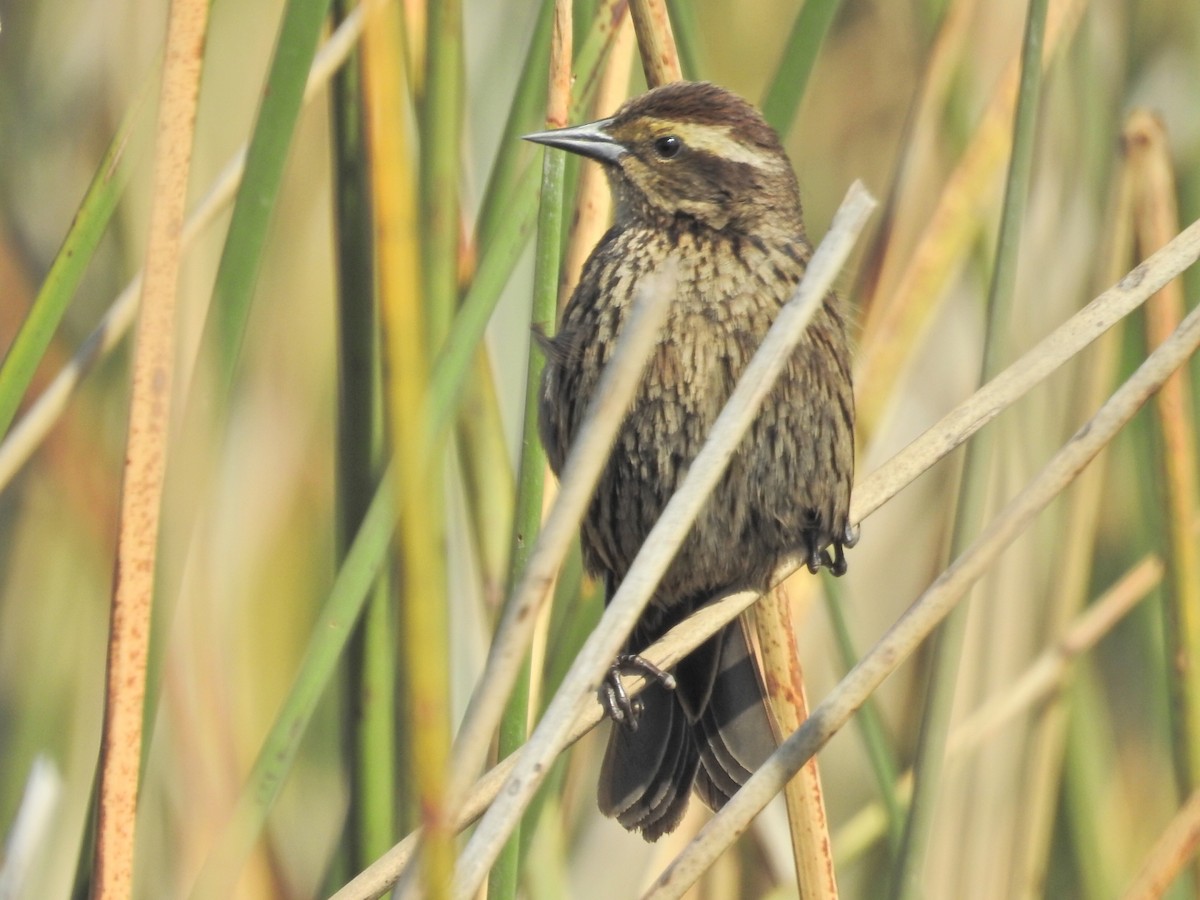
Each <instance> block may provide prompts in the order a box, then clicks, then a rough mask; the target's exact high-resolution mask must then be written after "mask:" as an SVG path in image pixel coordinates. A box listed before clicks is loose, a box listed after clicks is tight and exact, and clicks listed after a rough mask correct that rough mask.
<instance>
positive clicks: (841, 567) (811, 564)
mask: <svg viewBox="0 0 1200 900" xmlns="http://www.w3.org/2000/svg"><path fill="white" fill-rule="evenodd" d="M858 535H859V529H858V528H857V527H856V526H853V525H847V526H846V528H845V530H844V531H843V532H842V536H841V537H840V538H838V539H836V540H834V541H833V542H832V543H831V544H830V546H831V547H833V553H830V552H829V547H821V546H818V544H817V541H818V540H819V539H820V538H819V537H818V536H817V534H816V533H815V532H809V533H807V534H805V540H806V548H805V549H806V550H807V553H806V555H805V558H804V562H805V564H806V565H807V566H808V571H810V572H812V573H813V574H814V575H815V574H817V573H818V572H819V571H821V569H828V570H829V572H830V574H832V575H833V576H835V577H839V578H840V577H841V576H842V575H845V574H846V553H845V549H846V548H847V547H853V546H854V545H855V544H857V543H858Z"/></svg>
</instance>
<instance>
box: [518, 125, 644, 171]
mask: <svg viewBox="0 0 1200 900" xmlns="http://www.w3.org/2000/svg"><path fill="white" fill-rule="evenodd" d="M611 124H612V119H601V120H600V121H598V122H589V123H588V124H586V125H575V126H573V127H571V128H556V129H554V130H553V131H537V132H534V133H533V134H527V135H525V136H524V137H525V140H527V141H533V142H534V143H535V144H545V145H546V146H547V147H555V148H557V149H559V150H567V151H569V152H571V153H578V154H579V155H580V156H586V157H587V158H588V159H595V160H598V161H600V162H608V163H612V162H616V161H617V160H618V159H619V158H620V156H621V154H623V153H624V152H625V148H624V147H622V146H621V145H620V144H619V143H618V142H617V141H616V140H614V139H613V137H612V135H610V134H609V133H608V131H607V128H608V126H609V125H611Z"/></svg>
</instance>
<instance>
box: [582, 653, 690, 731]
mask: <svg viewBox="0 0 1200 900" xmlns="http://www.w3.org/2000/svg"><path fill="white" fill-rule="evenodd" d="M625 672H632V673H635V674H638V675H643V676H645V677H646V678H647V679H648V680H654V681H657V682H658V683H659V684H661V685H662V686H663V687H665V688H666V689H667V690H668V691H673V690H675V676H674V675H672V674H671V673H670V672H668V671H666V670H665V669H660V668H659V667H658V666H656V665H655V664H654V663H652V662H650V660H648V659H645V658H643V657H641V656H638V655H637V654H636V653H622V654H621V655H620V656H618V657H617V658H616V659H615V660H613V664H612V665H611V666H609V668H608V674H607V675H606V676H605V678H604V683H603V684H601V685H600V703H601V705H602V706H603V707H604V708H605V709H606V710H607V711H608V715H609V716H610V717H611V718H612V720H613V721H614V722H619V723H620V724H621V725H622V726H623V727H625V728H628V729H629V730H630V731H637V727H638V716H640V715H641V714H642V708H643V707H642V701H641V699H640V698H638V697H630V696H629V693H628V692H627V691H626V690H625V684H624V682H622V681H621V675H622V673H625Z"/></svg>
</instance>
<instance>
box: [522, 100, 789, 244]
mask: <svg viewBox="0 0 1200 900" xmlns="http://www.w3.org/2000/svg"><path fill="white" fill-rule="evenodd" d="M525 137H526V139H527V140H531V141H535V142H537V143H539V144H545V145H547V146H549V147H557V148H559V149H561V150H569V151H571V152H572V153H578V154H580V155H581V156H586V157H588V158H589V159H594V160H597V161H598V162H600V163H601V164H602V165H603V166H604V168H605V170H606V171H607V173H608V176H609V182H610V184H611V185H612V191H613V199H614V201H615V205H616V211H615V215H616V219H617V221H618V222H629V221H637V220H647V221H650V222H655V221H661V220H663V219H670V218H674V217H676V216H678V215H681V214H682V215H686V216H690V217H692V218H694V219H697V220H698V221H700V222H702V223H704V224H705V225H707V226H709V227H711V228H714V229H717V230H724V229H734V230H738V231H747V232H754V233H757V234H760V235H761V236H763V237H767V236H769V235H768V234H764V231H765V232H769V231H770V230H771V229H773V228H783V229H786V230H788V231H790V232H792V234H790V235H789V236H790V237H794V236H795V235H796V232H798V231H799V230H800V229H801V227H802V226H801V224H800V221H801V219H800V197H799V190H798V188H797V186H796V176H795V174H794V173H793V171H792V166H791V163H790V162H789V161H788V158H787V155H786V154H785V153H784V152H783V147H782V146H781V145H780V143H779V136H778V135H777V134H776V133H775V130H774V129H773V128H771V126H770V125H768V124H767V123H766V121H765V120H764V119H763V117H762V116H761V115H760V114H759V112H758V111H757V110H756V109H754V107H752V106H751V105H750V104H749V103H747V102H746V101H745V100H743V99H741V98H740V97H738V96H736V95H735V94H731V93H730V92H729V91H727V90H725V89H724V88H720V87H717V86H716V85H714V84H709V83H706V82H691V81H677V82H674V83H671V84H667V85H664V86H662V87H659V88H655V89H654V90H652V91H648V92H647V93H645V94H642V95H641V96H639V97H635V98H633V99H632V100H630V101H629V102H627V103H626V104H625V105H624V106H622V107H621V109H620V110H618V111H617V113H616V115H614V116H612V117H611V118H608V119H601V120H599V121H597V122H591V123H589V124H587V125H578V126H575V127H572V128H560V129H556V130H554V131H543V132H539V133H537V134H530V135H526V136H525Z"/></svg>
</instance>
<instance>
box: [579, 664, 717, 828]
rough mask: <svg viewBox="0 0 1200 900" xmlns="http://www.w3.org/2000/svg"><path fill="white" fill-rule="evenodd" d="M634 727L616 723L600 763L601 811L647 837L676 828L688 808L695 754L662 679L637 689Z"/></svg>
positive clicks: (680, 713) (679, 711) (685, 725)
mask: <svg viewBox="0 0 1200 900" xmlns="http://www.w3.org/2000/svg"><path fill="white" fill-rule="evenodd" d="M641 700H642V712H641V715H640V716H638V728H637V730H636V731H633V730H630V729H628V728H625V727H623V726H621V725H616V724H614V725H613V727H612V730H611V731H610V732H609V736H608V747H607V748H606V750H605V752H604V762H603V763H602V764H601V768H600V786H599V792H598V796H597V801H598V803H599V806H600V811H601V812H602V813H604V815H606V816H609V817H610V818H615V819H616V820H617V821H618V822H620V823H621V825H622V826H623V827H625V828H627V829H629V830H631V831H640V832H642V835H643V837H645V838H646V840H650V841H653V840H657V839H658V838H659V837H661V836H662V835H664V834H666V833H668V832H670V831H672V830H674V828H675V827H676V826H677V825H678V824H679V820H680V819H682V818H683V814H684V811H685V810H686V809H687V799H688V794H689V792H690V791H691V789H692V782H693V780H694V779H695V777H696V769H697V768H698V766H699V756H698V754H697V752H696V748H695V746H694V743H693V740H692V735H691V729H690V726H689V724H688V721H687V718H686V716H684V714H683V710H682V709H680V707H679V704H678V703H677V702H676V700H675V698H674V697H673V696H671V693H670V692H669V691H668V690H667V689H666V688H664V687H663V686H662V685H660V684H651V685H649V686H647V688H646V690H644V691H643V692H642V694H641Z"/></svg>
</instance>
